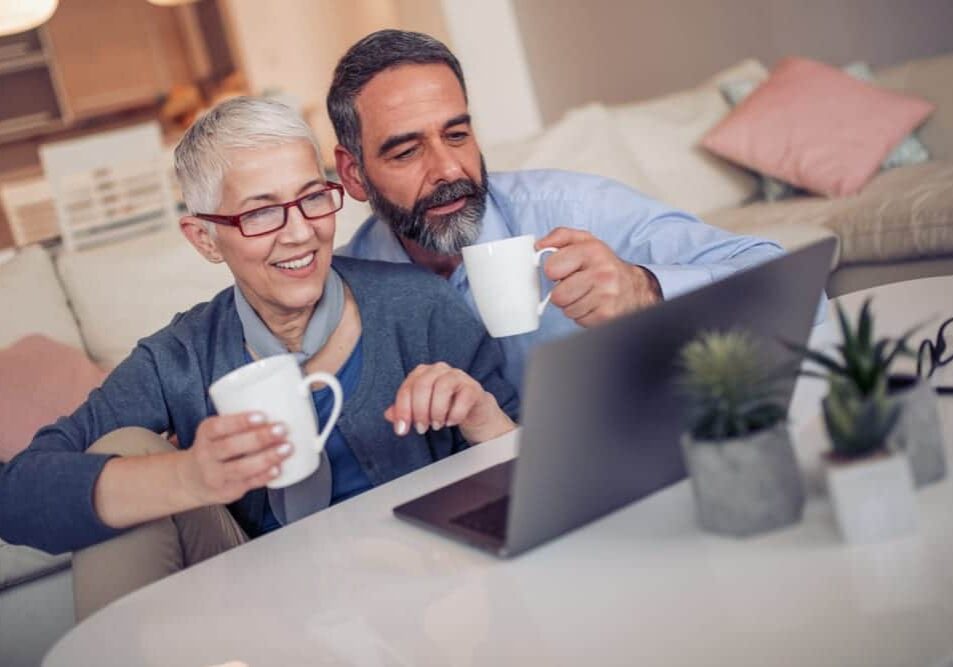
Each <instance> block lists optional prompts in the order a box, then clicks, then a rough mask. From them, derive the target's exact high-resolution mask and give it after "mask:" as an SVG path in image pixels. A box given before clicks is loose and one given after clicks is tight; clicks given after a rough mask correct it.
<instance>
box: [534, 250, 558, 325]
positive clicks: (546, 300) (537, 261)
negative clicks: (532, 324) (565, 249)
mask: <svg viewBox="0 0 953 667" xmlns="http://www.w3.org/2000/svg"><path fill="white" fill-rule="evenodd" d="M557 250H559V248H553V247H552V246H550V247H547V248H543V249H542V250H537V251H536V254H535V255H534V256H533V264H534V265H535V266H536V268H537V269H538V268H540V266H541V264H540V261H541V260H542V259H543V254H544V253H547V252H556V251H557ZM552 294H553V291H552V290H549V292H547V293H546V297H545V298H544V299H543V300H542V301H540V302H539V305H538V306H537V307H536V314H537V315H542V314H543V311H544V310H545V309H546V304H548V303H549V297H550V296H552Z"/></svg>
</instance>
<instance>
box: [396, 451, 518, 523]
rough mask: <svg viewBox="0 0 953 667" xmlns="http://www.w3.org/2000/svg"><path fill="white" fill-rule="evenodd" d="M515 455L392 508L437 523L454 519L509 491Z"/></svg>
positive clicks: (506, 494) (405, 515) (412, 517)
mask: <svg viewBox="0 0 953 667" xmlns="http://www.w3.org/2000/svg"><path fill="white" fill-rule="evenodd" d="M514 461H515V459H511V460H509V461H505V462H503V463H500V464H498V465H495V466H492V467H491V468H487V469H486V470H481V471H480V472H478V473H476V474H475V475H471V476H469V477H465V478H463V479H461V480H459V481H456V482H453V483H452V484H448V485H447V486H444V487H442V488H439V489H437V490H436V491H432V492H430V493H428V494H426V495H424V496H421V497H420V498H416V499H415V500H411V501H410V502H408V503H405V504H403V505H400V506H398V507H395V508H394V512H395V513H396V514H397V515H398V516H402V517H404V518H409V519H417V520H422V521H424V522H427V523H433V524H437V525H447V524H450V523H457V522H456V521H455V519H456V518H457V517H459V516H461V515H465V514H467V513H469V512H472V511H473V510H477V509H479V508H481V507H485V506H486V505H488V504H489V503H492V502H493V501H499V500H500V499H501V498H504V497H507V496H508V495H509V489H510V481H511V480H512V475H513V463H514Z"/></svg>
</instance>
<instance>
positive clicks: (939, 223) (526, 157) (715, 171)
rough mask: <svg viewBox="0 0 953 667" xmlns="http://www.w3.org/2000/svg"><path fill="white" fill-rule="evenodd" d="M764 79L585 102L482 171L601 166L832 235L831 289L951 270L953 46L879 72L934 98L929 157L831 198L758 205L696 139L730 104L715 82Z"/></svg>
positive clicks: (924, 132) (738, 73)
mask: <svg viewBox="0 0 953 667" xmlns="http://www.w3.org/2000/svg"><path fill="white" fill-rule="evenodd" d="M767 75H768V71H767V69H766V68H765V67H764V66H763V65H762V64H761V63H760V62H758V61H755V60H745V61H743V62H741V63H738V64H737V65H734V66H733V67H730V68H728V69H726V70H724V71H722V72H719V73H717V74H715V75H714V76H713V77H712V78H711V79H709V80H708V81H705V82H704V83H702V84H700V85H699V86H697V87H696V88H694V89H691V90H685V91H680V92H677V93H674V94H671V95H667V96H665V97H660V98H656V99H651V100H647V101H642V102H636V103H632V104H624V105H616V106H606V105H603V104H598V103H591V104H587V105H584V106H582V107H578V108H575V109H572V110H570V111H569V112H567V113H566V114H565V115H564V116H563V117H562V118H561V119H560V120H559V121H558V122H556V123H555V124H553V125H552V126H551V127H548V128H546V129H545V131H543V132H542V133H540V134H539V135H538V136H535V137H531V138H529V139H526V140H523V141H518V142H510V143H508V144H504V145H498V146H490V147H486V148H485V151H484V152H485V158H486V162H487V168H488V169H490V170H510V169H528V168H542V167H553V168H560V169H567V170H575V171H584V172H590V173H595V174H599V175H602V176H606V177H609V178H614V179H616V180H619V181H622V182H623V183H626V184H628V185H630V186H632V187H634V188H635V189H637V190H640V191H641V192H644V193H646V194H648V195H651V196H654V197H657V198H659V199H661V200H663V201H665V202H667V203H670V204H673V205H675V206H678V207H680V208H683V209H685V210H687V211H690V212H692V213H695V214H697V215H699V216H700V217H702V218H703V219H704V220H705V221H706V222H710V223H712V224H715V225H717V226H719V227H723V228H726V229H729V230H733V231H737V232H739V233H745V234H756V235H760V236H763V237H767V238H771V239H774V240H777V241H779V242H780V243H781V244H782V245H783V246H785V247H789V248H790V247H797V246H799V245H803V244H805V243H809V242H811V241H813V240H817V239H820V238H825V237H835V238H837V239H838V240H839V253H838V256H837V257H836V258H835V264H834V271H833V272H832V274H831V276H830V280H829V282H828V294H829V295H830V296H837V295H839V294H843V293H846V292H852V291H856V290H858V289H863V288H865V287H871V286H874V285H877V284H882V283H886V282H896V281H900V280H909V279H913V278H918V277H925V276H930V275H943V274H949V273H953V86H951V85H950V82H951V81H953V54H947V55H942V56H937V57H933V58H927V59H922V60H916V61H911V62H908V63H904V64H901V65H898V66H895V67H889V68H886V69H883V70H879V71H877V72H875V75H876V79H875V83H876V84H877V85H881V86H883V87H885V88H888V89H890V90H893V91H896V92H900V93H905V94H908V95H914V96H918V97H921V98H924V99H926V100H928V101H930V102H932V103H933V104H934V105H935V106H936V109H935V111H934V112H933V113H932V115H931V116H930V117H929V118H928V119H927V121H926V122H925V123H924V124H923V125H922V126H921V127H919V128H918V129H917V135H918V137H919V139H920V141H921V142H922V143H923V144H924V145H925V146H926V148H927V150H928V152H929V155H930V158H931V159H930V160H929V161H927V162H924V163H921V164H916V165H912V166H906V167H899V168H895V169H889V170H885V171H881V172H880V173H878V174H877V175H876V176H875V177H874V178H873V179H872V180H871V181H870V182H869V183H868V184H867V185H866V186H865V187H864V188H863V189H862V190H861V191H860V192H859V193H858V194H856V195H853V196H848V197H842V198H836V199H828V198H824V197H817V196H797V197H793V198H790V199H784V200H781V201H777V202H766V201H763V200H761V197H760V194H761V193H760V180H759V178H758V177H757V176H756V175H755V174H754V173H752V172H750V171H748V170H746V169H744V168H742V167H740V166H737V165H735V164H732V163H730V162H728V161H726V160H723V159H721V158H718V157H716V156H714V155H713V154H711V153H709V152H707V151H706V150H705V149H704V148H702V147H701V146H700V145H699V142H700V141H701V139H702V138H703V136H704V135H705V134H706V133H707V132H708V131H709V130H710V129H711V128H712V127H714V126H715V125H716V124H717V123H718V122H719V120H721V119H722V118H723V117H724V116H725V115H726V114H728V113H729V111H730V110H731V107H730V106H729V104H728V102H727V101H726V100H725V98H724V97H723V95H722V92H721V91H720V90H719V87H720V86H722V85H723V84H727V83H730V82H737V81H742V80H748V81H760V80H763V79H764V78H766V77H767Z"/></svg>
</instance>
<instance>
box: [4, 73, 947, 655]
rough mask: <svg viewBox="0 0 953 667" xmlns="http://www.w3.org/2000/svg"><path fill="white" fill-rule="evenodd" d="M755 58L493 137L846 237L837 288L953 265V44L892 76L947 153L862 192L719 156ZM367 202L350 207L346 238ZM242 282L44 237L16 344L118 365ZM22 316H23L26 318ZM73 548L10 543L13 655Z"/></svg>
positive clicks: (727, 215)
mask: <svg viewBox="0 0 953 667" xmlns="http://www.w3.org/2000/svg"><path fill="white" fill-rule="evenodd" d="M764 71H765V70H764V68H763V67H762V66H761V65H760V64H758V63H756V62H752V61H747V62H745V63H741V64H740V65H738V66H737V67H734V68H731V69H730V70H728V71H726V72H723V73H721V74H719V75H718V76H717V77H715V78H713V80H712V81H709V82H706V83H704V84H702V85H701V86H699V87H698V88H696V89H694V90H690V91H684V92H682V93H677V94H675V95H670V96H667V97H665V98H659V99H657V100H650V101H648V102H642V103H639V104H632V105H625V106H620V107H613V108H607V107H603V106H601V105H589V106H586V107H583V108H581V109H576V110H574V111H573V112H571V113H569V114H567V116H566V117H565V118H564V119H563V120H562V121H560V122H559V123H557V124H556V125H554V126H553V127H551V128H549V129H547V130H546V132H544V133H543V134H541V135H540V136H538V137H534V138H533V139H531V140H528V141H523V142H517V143H511V144H507V145H502V146H487V147H485V153H486V159H487V164H488V167H489V168H490V169H497V170H499V169H514V168H538V167H554V168H564V169H574V170H578V171H589V172H593V173H597V174H602V175H605V176H608V177H612V178H616V179H618V180H621V181H623V182H626V183H629V184H630V185H632V186H634V187H636V188H638V189H640V190H643V191H645V192H646V193H648V194H651V195H654V196H657V197H659V198H660V199H663V200H665V201H668V202H671V203H673V204H675V205H678V206H681V207H683V208H685V209H687V210H690V211H693V212H696V213H700V214H702V217H704V218H706V219H708V220H709V221H711V222H713V223H715V224H718V225H721V226H724V227H726V228H729V229H737V230H740V231H745V232H752V233H756V234H760V235H763V236H767V237H770V238H775V239H777V240H779V241H780V242H781V243H782V245H785V246H786V247H788V248H794V247H797V246H799V245H802V244H804V243H806V242H809V241H812V240H815V239H818V238H824V237H830V236H836V237H837V238H839V239H840V241H841V252H840V257H839V259H838V260H837V263H836V270H835V271H834V273H833V276H832V282H831V285H832V287H833V289H832V291H833V292H834V293H840V292H842V291H847V288H849V287H853V286H857V285H860V284H862V283H863V284H872V283H873V282H882V281H884V280H888V281H889V280H890V279H898V278H902V277H908V276H910V275H914V274H918V275H927V274H930V273H936V272H947V273H951V272H953V261H951V258H953V163H951V160H953V87H950V86H949V82H950V81H953V56H946V57H942V58H935V59H931V60H926V61H920V62H917V63H910V64H908V65H903V66H900V67H897V68H891V69H889V70H886V71H884V72H883V73H881V76H882V81H883V83H884V84H885V85H889V86H891V87H894V88H897V89H900V90H908V91H910V92H913V93H916V94H919V95H922V96H923V97H927V98H929V99H931V100H932V101H934V102H935V103H937V104H938V110H937V112H936V113H935V114H934V115H933V117H932V118H931V119H930V120H929V121H928V122H927V124H926V126H925V127H924V128H922V130H921V132H920V136H921V139H922V140H923V142H924V143H925V144H926V145H927V147H928V149H929V150H930V151H931V154H932V155H933V156H934V157H935V158H936V159H935V160H933V161H931V162H929V163H926V164H923V165H918V166H915V167H907V168H902V169H896V170H893V171H890V172H884V173H881V174H880V175H878V176H877V177H876V178H875V179H874V181H873V182H872V183H871V184H870V185H868V186H867V188H866V189H865V190H864V191H863V192H862V193H861V194H860V195H857V196H856V197H851V198H848V199H842V200H824V199H820V198H808V197H802V198H799V199H794V200H789V201H784V202H780V203H777V204H764V203H750V202H751V200H753V199H755V198H756V197H757V193H758V183H757V179H756V178H755V177H754V175H752V174H750V173H748V172H746V171H745V170H743V169H739V168H736V167H733V166H731V165H729V164H727V163H725V162H724V161H722V160H719V159H717V158H714V157H712V156H710V155H708V154H707V153H705V152H704V151H703V150H702V149H700V148H698V147H697V146H696V144H697V141H698V139H699V138H700V137H701V136H702V134H704V132H705V131H707V129H708V128H710V127H711V126H712V125H713V124H714V123H715V122H717V120H718V119H719V118H720V117H721V116H722V115H723V114H725V113H726V112H727V111H728V107H727V105H726V104H725V103H724V101H723V100H722V98H721V95H720V94H719V93H718V91H717V83H718V82H719V81H724V80H728V79H730V78H741V77H748V76H758V75H763V74H764ZM366 213H367V207H366V206H364V205H360V204H358V203H357V202H354V201H350V200H349V201H348V202H347V204H346V206H345V208H344V210H343V211H342V212H341V213H340V214H339V216H338V234H337V237H336V240H337V242H338V243H343V242H345V241H346V240H347V239H348V238H349V237H350V235H351V234H352V233H353V231H354V229H355V228H356V226H357V225H358V224H359V223H360V221H361V220H363V218H364V217H365V215H366ZM228 284H230V278H229V275H228V272H227V270H226V269H225V268H224V267H223V266H215V265H211V264H208V263H206V262H205V261H204V260H202V259H201V258H200V257H199V256H198V255H197V254H196V253H195V251H194V250H193V249H192V248H191V247H190V246H188V245H187V243H186V242H185V240H184V239H182V237H181V236H180V235H179V233H178V231H177V230H176V229H175V228H174V226H172V225H171V224H170V226H169V228H168V229H167V230H164V231H162V232H160V233H155V234H150V235H149V236H142V237H138V238H134V239H130V240H127V241H124V242H121V243H116V244H112V245H107V246H102V247H98V248H93V249H89V250H85V251H82V252H77V253H71V254H70V253H62V254H57V253H55V252H50V251H47V250H44V249H42V248H39V247H30V248H27V249H25V250H23V251H21V252H20V253H18V254H17V255H16V256H15V257H13V259H11V260H8V261H6V262H5V263H3V264H0V312H2V313H5V314H8V315H9V316H5V317H3V318H0V347H4V346H7V345H10V344H11V343H13V342H14V341H16V340H17V339H19V338H20V337H22V336H24V335H27V334H29V333H43V334H46V335H47V336H49V337H51V338H53V339H55V340H58V341H61V342H63V343H66V344H68V345H72V346H75V347H78V348H81V349H84V350H85V351H86V353H87V354H88V355H89V357H90V358H91V359H92V360H94V361H95V362H96V363H98V364H100V365H101V366H103V367H104V368H110V367H112V366H114V365H115V364H117V363H118V362H119V361H120V360H121V359H122V358H124V357H125V356H126V354H127V353H128V352H129V350H130V349H131V348H132V346H133V345H134V344H135V342H136V340H137V339H138V338H140V337H141V336H144V335H147V334H149V333H151V332H153V331H155V330H156V329H158V328H160V327H161V326H163V325H164V324H166V323H167V322H168V321H169V318H170V317H171V316H172V315H173V314H174V313H175V312H177V311H180V310H183V309H185V308H187V307H189V306H191V305H193V304H195V303H198V302H200V301H204V300H207V299H208V298H209V297H211V296H212V295H213V294H215V293H216V292H217V291H218V290H220V289H222V288H223V287H224V286H226V285H228ZM11 314H12V315H11ZM70 585H71V584H70V571H69V557H68V556H59V557H51V556H48V555H46V554H43V553H40V552H37V551H35V550H32V549H27V548H24V547H19V546H11V545H6V544H3V543H2V542H0V665H3V666H4V667H20V666H21V665H34V664H38V662H39V659H40V657H41V656H42V654H43V652H44V651H45V650H46V649H47V648H48V647H49V646H50V645H51V643H52V642H53V641H55V639H57V638H58V637H59V636H61V635H62V634H63V633H64V632H65V631H66V630H67V629H68V628H69V627H70V626H71V625H72V623H73V615H72V595H71V588H70Z"/></svg>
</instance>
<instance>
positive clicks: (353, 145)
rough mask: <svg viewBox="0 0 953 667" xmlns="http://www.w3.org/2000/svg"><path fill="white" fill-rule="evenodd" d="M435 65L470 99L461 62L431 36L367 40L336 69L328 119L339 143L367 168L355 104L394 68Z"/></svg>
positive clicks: (397, 33)
mask: <svg viewBox="0 0 953 667" xmlns="http://www.w3.org/2000/svg"><path fill="white" fill-rule="evenodd" d="M435 63H436V64H443V65H446V66H447V67H449V68H450V69H451V70H452V71H453V73H454V74H455V75H456V77H457V81H459V82H460V87H461V88H462V89H463V97H464V99H466V96H467V85H466V83H465V82H464V80H463V69H462V68H461V67H460V62H459V61H458V60H457V59H456V57H455V56H454V55H453V54H452V53H451V52H450V49H448V48H447V47H446V45H444V43H443V42H441V41H440V40H438V39H434V38H433V37H431V36H430V35H425V34H423V33H420V32H408V31H406V30H379V31H377V32H375V33H371V34H370V35H368V36H367V37H364V38H363V39H362V40H361V41H359V42H358V43H357V44H355V45H354V46H352V47H351V48H350V49H348V51H347V53H345V54H344V56H343V57H342V58H341V60H340V61H339V62H338V64H337V67H336V68H335V69H334V79H333V80H332V81H331V89H330V90H329V91H328V100H327V105H328V116H330V117H331V123H332V124H333V125H334V131H335V133H336V134H337V137H338V141H339V142H340V143H341V145H342V146H344V148H346V149H347V150H348V152H350V153H351V155H353V156H354V157H355V158H357V161H358V163H359V164H363V159H364V156H363V155H362V153H361V119H360V118H359V117H358V115H357V109H356V108H355V107H354V100H355V99H356V98H357V96H358V95H359V94H360V92H361V90H363V89H364V86H366V85H367V82H368V81H370V80H371V79H373V78H374V77H375V76H376V75H377V74H379V73H380V72H383V71H384V70H386V69H390V68H391V67H397V66H399V65H408V64H415V65H430V64H435Z"/></svg>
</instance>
